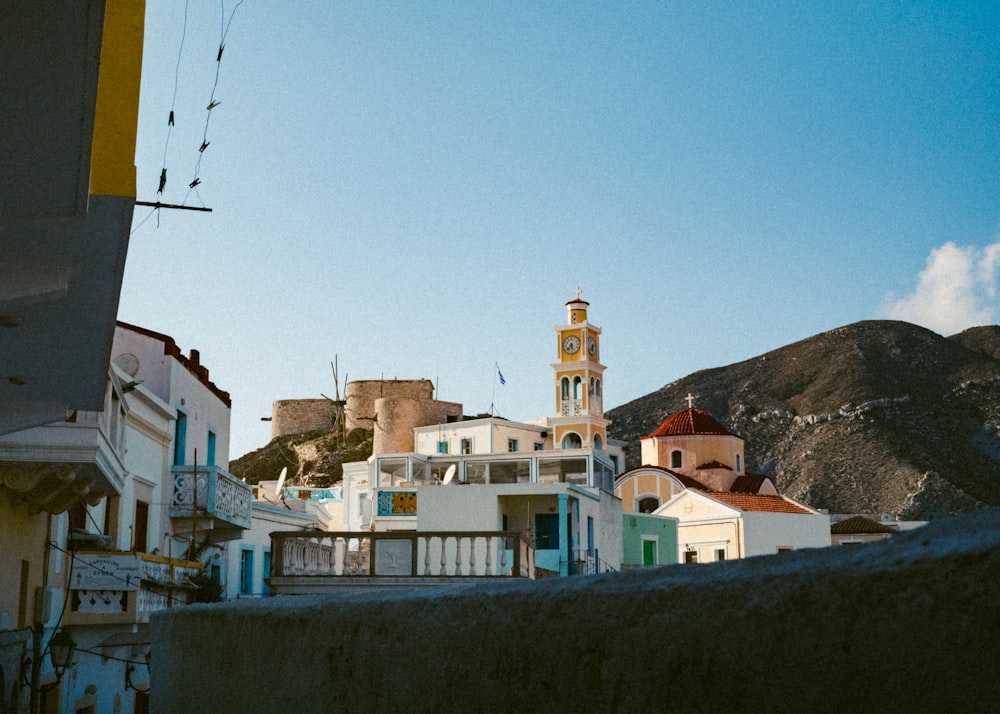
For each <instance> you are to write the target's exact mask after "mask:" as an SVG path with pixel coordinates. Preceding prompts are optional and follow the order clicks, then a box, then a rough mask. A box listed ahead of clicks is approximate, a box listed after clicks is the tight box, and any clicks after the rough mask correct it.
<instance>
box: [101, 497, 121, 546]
mask: <svg viewBox="0 0 1000 714" xmlns="http://www.w3.org/2000/svg"><path fill="white" fill-rule="evenodd" d="M120 501H121V499H120V498H118V496H108V497H107V498H106V499H105V500H104V534H105V535H108V536H111V541H112V542H115V541H116V540H117V539H118V504H119V502H120Z"/></svg>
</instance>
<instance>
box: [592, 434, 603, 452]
mask: <svg viewBox="0 0 1000 714" xmlns="http://www.w3.org/2000/svg"><path fill="white" fill-rule="evenodd" d="M594 450H595V451H603V450H604V440H603V439H601V435H600V434H594Z"/></svg>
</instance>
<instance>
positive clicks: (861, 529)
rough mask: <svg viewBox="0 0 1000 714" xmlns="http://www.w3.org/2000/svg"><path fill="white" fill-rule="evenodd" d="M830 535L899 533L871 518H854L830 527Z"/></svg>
mask: <svg viewBox="0 0 1000 714" xmlns="http://www.w3.org/2000/svg"><path fill="white" fill-rule="evenodd" d="M830 533H836V534H841V535H845V534H851V533H898V531H897V530H896V529H895V528H890V527H889V526H887V525H885V524H884V523H879V522H878V521H873V520H872V519H871V518H865V517H864V516H852V517H851V518H848V519H846V520H843V521H840V522H838V523H834V524H833V525H832V526H830Z"/></svg>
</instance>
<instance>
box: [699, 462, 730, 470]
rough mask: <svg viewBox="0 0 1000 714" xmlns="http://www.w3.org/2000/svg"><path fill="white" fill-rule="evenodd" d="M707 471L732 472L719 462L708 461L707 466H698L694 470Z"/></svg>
mask: <svg viewBox="0 0 1000 714" xmlns="http://www.w3.org/2000/svg"><path fill="white" fill-rule="evenodd" d="M708 469H725V470H726V471H732V468H730V467H729V466H726V465H725V464H724V463H722V462H721V461H709V462H708V463H707V464H702V465H701V466H698V467H697V469H696V470H698V471H707V470H708Z"/></svg>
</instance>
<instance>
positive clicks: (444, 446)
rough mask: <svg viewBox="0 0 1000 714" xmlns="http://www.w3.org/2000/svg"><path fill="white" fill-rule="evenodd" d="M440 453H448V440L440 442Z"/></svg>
mask: <svg viewBox="0 0 1000 714" xmlns="http://www.w3.org/2000/svg"><path fill="white" fill-rule="evenodd" d="M438 453H439V454H447V453H448V442H447V441H439V442H438Z"/></svg>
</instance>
